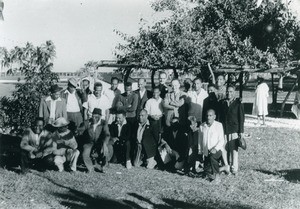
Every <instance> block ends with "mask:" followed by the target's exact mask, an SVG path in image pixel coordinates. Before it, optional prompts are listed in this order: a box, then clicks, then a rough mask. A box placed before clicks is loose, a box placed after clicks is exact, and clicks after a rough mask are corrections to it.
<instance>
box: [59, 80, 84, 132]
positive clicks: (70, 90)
mask: <svg viewBox="0 0 300 209" xmlns="http://www.w3.org/2000/svg"><path fill="white" fill-rule="evenodd" d="M76 87H77V80H76V79H75V78H70V79H69V81H68V87H67V89H66V90H65V91H63V92H62V95H61V98H64V99H65V100H66V103H67V115H68V120H69V121H70V122H73V123H74V124H75V126H76V127H79V125H80V124H81V123H82V122H83V117H82V113H83V112H82V101H81V99H80V97H79V95H78V93H77V92H76Z"/></svg>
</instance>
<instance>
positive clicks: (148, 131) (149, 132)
mask: <svg viewBox="0 0 300 209" xmlns="http://www.w3.org/2000/svg"><path fill="white" fill-rule="evenodd" d="M145 126H146V127H145V130H144V132H143V136H142V141H141V144H142V146H143V149H144V151H145V154H146V156H147V158H150V157H154V156H155V154H156V150H157V142H158V138H157V135H156V134H155V130H154V129H153V126H151V125H150V123H149V122H147V124H146V125H145ZM138 128H139V123H136V124H135V127H134V128H133V130H134V133H133V138H134V139H135V141H136V143H138V140H137V131H138Z"/></svg>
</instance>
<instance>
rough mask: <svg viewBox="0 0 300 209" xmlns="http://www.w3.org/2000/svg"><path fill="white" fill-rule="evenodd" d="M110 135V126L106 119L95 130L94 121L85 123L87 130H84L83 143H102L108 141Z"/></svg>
mask: <svg viewBox="0 0 300 209" xmlns="http://www.w3.org/2000/svg"><path fill="white" fill-rule="evenodd" d="M109 136H110V132H109V128H108V125H107V123H106V121H105V120H101V122H100V123H99V124H98V125H97V127H96V129H95V131H94V127H93V124H92V123H86V124H85V131H84V132H83V141H84V142H83V143H84V144H88V143H93V144H95V143H100V144H102V143H103V142H105V141H108V138H109Z"/></svg>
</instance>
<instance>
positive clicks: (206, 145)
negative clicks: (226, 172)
mask: <svg viewBox="0 0 300 209" xmlns="http://www.w3.org/2000/svg"><path fill="white" fill-rule="evenodd" d="M215 119H216V114H215V111H214V110H212V109H209V110H208V112H207V120H206V123H203V124H201V126H200V130H199V154H203V156H204V171H205V174H206V175H207V176H208V178H209V179H210V180H212V181H213V180H216V181H218V179H219V162H218V160H219V159H220V158H221V157H222V150H223V146H224V131H223V126H222V124H221V123H219V122H217V121H215Z"/></svg>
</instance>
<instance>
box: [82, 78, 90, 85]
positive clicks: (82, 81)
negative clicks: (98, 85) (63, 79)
mask: <svg viewBox="0 0 300 209" xmlns="http://www.w3.org/2000/svg"><path fill="white" fill-rule="evenodd" d="M85 81H87V82H88V83H89V84H90V80H88V79H83V80H82V83H83V82H85Z"/></svg>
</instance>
